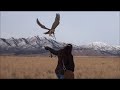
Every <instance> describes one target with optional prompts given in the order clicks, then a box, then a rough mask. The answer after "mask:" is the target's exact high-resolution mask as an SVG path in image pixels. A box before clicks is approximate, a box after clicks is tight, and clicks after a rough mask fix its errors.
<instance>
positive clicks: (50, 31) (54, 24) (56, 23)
mask: <svg viewBox="0 0 120 90" xmlns="http://www.w3.org/2000/svg"><path fill="white" fill-rule="evenodd" d="M59 23H60V14H59V13H56V17H55V21H54V23H53V24H52V27H51V28H47V27H46V26H45V25H43V24H41V22H40V21H39V20H38V18H37V24H38V25H39V26H40V27H41V28H43V29H46V30H48V31H47V32H45V33H44V34H49V36H52V34H53V35H54V37H55V33H54V32H55V28H56V27H57V26H58V25H59Z"/></svg>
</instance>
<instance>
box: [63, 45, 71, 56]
mask: <svg viewBox="0 0 120 90" xmlns="http://www.w3.org/2000/svg"><path fill="white" fill-rule="evenodd" d="M64 50H65V53H66V54H71V52H72V44H67V45H66V46H65V48H64Z"/></svg>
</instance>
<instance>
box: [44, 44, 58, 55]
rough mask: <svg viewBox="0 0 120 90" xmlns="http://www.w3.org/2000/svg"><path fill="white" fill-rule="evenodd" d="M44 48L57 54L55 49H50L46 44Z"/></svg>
mask: <svg viewBox="0 0 120 90" xmlns="http://www.w3.org/2000/svg"><path fill="white" fill-rule="evenodd" d="M45 49H46V50H49V51H50V52H51V53H52V54H54V55H58V51H56V50H54V49H52V48H50V47H48V46H46V47H45Z"/></svg>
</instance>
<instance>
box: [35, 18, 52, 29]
mask: <svg viewBox="0 0 120 90" xmlns="http://www.w3.org/2000/svg"><path fill="white" fill-rule="evenodd" d="M37 24H38V25H39V26H40V27H41V28H43V29H47V30H50V29H49V28H47V27H45V26H44V25H43V24H41V23H40V22H39V20H38V18H37Z"/></svg>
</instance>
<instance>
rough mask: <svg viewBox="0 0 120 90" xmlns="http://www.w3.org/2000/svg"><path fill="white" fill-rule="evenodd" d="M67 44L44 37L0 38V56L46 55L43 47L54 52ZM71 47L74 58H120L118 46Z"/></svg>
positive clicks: (101, 43) (98, 43)
mask: <svg viewBox="0 0 120 90" xmlns="http://www.w3.org/2000/svg"><path fill="white" fill-rule="evenodd" d="M66 44H67V43H65V42H57V41H55V40H53V39H48V38H46V37H39V36H34V37H29V38H14V37H11V38H9V39H5V38H0V55H9V54H10V55H33V54H39V55H48V54H49V52H48V51H47V50H45V49H44V46H49V47H51V48H54V49H55V50H59V49H61V48H63V47H64V46H65V45H66ZM72 45H73V50H72V53H73V55H75V56H120V46H112V45H109V44H106V43H104V42H91V43H89V44H86V45H79V46H78V45H74V44H72Z"/></svg>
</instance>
